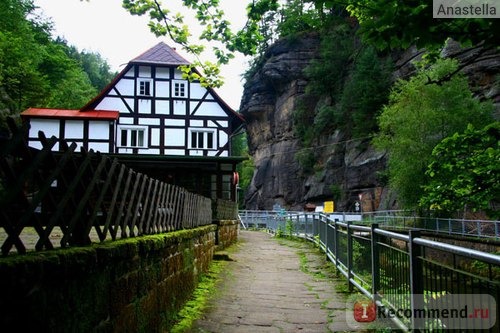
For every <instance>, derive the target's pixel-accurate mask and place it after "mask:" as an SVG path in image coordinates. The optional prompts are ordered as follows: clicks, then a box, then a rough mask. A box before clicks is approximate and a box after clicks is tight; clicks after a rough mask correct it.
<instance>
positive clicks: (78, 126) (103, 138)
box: [28, 118, 114, 153]
mask: <svg viewBox="0 0 500 333" xmlns="http://www.w3.org/2000/svg"><path fill="white" fill-rule="evenodd" d="M110 127H111V128H110ZM112 127H113V126H112V125H110V121H109V120H88V119H67V118H65V119H60V118H51V119H47V118H31V119H30V130H29V138H28V140H29V143H30V146H31V147H33V148H37V149H41V148H42V145H41V143H40V141H39V139H38V131H42V132H44V134H45V136H46V137H47V138H50V137H52V136H55V137H56V138H64V139H65V140H67V141H68V143H69V144H71V143H73V142H74V143H75V144H76V145H77V148H76V150H77V151H79V150H80V148H81V147H84V148H85V149H86V150H90V149H93V150H94V151H100V152H102V153H109V152H112V151H110V146H113V145H114V135H113V130H112ZM61 131H62V132H61ZM52 150H59V144H58V143H57V144H56V145H55V146H54V147H53V149H52Z"/></svg>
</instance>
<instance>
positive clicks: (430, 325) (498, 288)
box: [240, 212, 500, 332]
mask: <svg viewBox="0 0 500 333" xmlns="http://www.w3.org/2000/svg"><path fill="white" fill-rule="evenodd" d="M240 216H242V217H243V218H244V216H245V214H244V212H240ZM246 216H247V218H249V216H250V215H249V214H246ZM253 216H254V217H253V218H254V223H255V225H256V226H259V224H260V225H264V224H265V227H266V228H267V229H270V230H271V231H274V232H279V231H280V230H281V232H285V233H291V234H293V235H296V236H300V237H304V238H306V239H308V240H310V241H313V242H315V243H316V244H317V245H318V246H319V247H320V248H321V249H322V250H323V251H324V252H325V253H326V255H327V258H328V259H329V260H330V261H331V262H332V263H334V265H335V267H336V268H337V272H340V273H341V274H342V275H344V276H345V277H346V278H347V281H348V283H349V287H350V288H353V287H355V288H357V289H358V290H359V291H361V293H363V294H364V295H365V296H366V297H368V298H369V299H371V300H373V302H376V304H377V305H378V306H379V307H381V308H383V309H385V310H384V311H386V312H388V311H389V312H390V311H392V313H395V312H396V311H397V310H398V309H408V311H411V312H410V313H415V311H419V309H420V307H421V308H425V309H427V308H431V307H432V306H433V304H434V303H436V302H439V301H440V300H441V301H442V302H444V300H445V299H446V297H445V296H449V295H491V297H492V299H494V300H495V301H494V302H496V303H498V300H499V299H500V256H499V255H497V254H490V253H486V252H481V251H477V250H473V249H470V248H465V247H460V246H454V245H450V244H446V243H442V242H436V241H431V240H428V239H425V238H422V237H420V231H418V230H410V231H409V232H408V234H405V233H397V232H394V231H388V230H386V229H382V228H380V227H379V225H378V224H372V225H370V226H366V225H354V224H352V223H351V222H349V221H347V222H340V221H338V220H336V219H335V218H331V217H329V216H326V215H323V214H317V213H295V214H287V215H285V216H280V215H279V214H276V215H275V216H273V215H272V214H267V215H266V213H264V212H262V215H261V216H262V217H263V218H264V220H262V221H265V222H260V223H259V221H258V218H257V216H256V214H253ZM247 221H248V220H247ZM459 302H460V301H459ZM481 306H486V307H487V306H488V304H486V305H485V304H481ZM489 309H494V310H492V311H494V312H496V313H494V314H495V316H493V314H492V315H491V316H490V317H489V318H488V319H485V320H484V321H481V323H482V324H484V323H486V324H484V325H485V326H484V327H483V328H487V329H489V330H490V331H491V332H498V330H499V324H498V321H496V322H495V321H494V320H495V319H496V318H499V317H500V314H499V309H500V307H498V306H496V307H491V308H489ZM390 318H391V319H392V320H393V321H395V322H396V323H397V324H398V326H399V327H400V328H402V329H446V328H450V327H452V324H453V323H452V322H451V321H450V320H448V319H446V318H444V317H443V318H440V319H435V318H432V319H429V318H424V319H422V318H417V317H412V316H409V317H405V316H393V317H390ZM488 320H490V322H488ZM491 321H493V322H491ZM469 323H470V324H469V325H472V326H470V327H466V328H474V329H477V326H474V325H477V323H476V322H475V323H472V322H471V321H470V322H469ZM466 325H467V323H466ZM461 328H464V327H463V326H462V327H461Z"/></svg>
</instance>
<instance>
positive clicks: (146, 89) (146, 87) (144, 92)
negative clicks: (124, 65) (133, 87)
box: [139, 79, 152, 96]
mask: <svg viewBox="0 0 500 333" xmlns="http://www.w3.org/2000/svg"><path fill="white" fill-rule="evenodd" d="M139 95H141V96H151V95H152V94H151V80H144V79H143V80H139Z"/></svg>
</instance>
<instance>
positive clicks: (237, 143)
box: [231, 133, 255, 206]
mask: <svg viewBox="0 0 500 333" xmlns="http://www.w3.org/2000/svg"><path fill="white" fill-rule="evenodd" d="M231 148H232V152H231V153H232V155H233V156H242V157H247V159H246V160H244V161H243V162H242V163H240V164H238V166H237V168H236V170H237V171H238V173H239V175H240V183H239V188H240V191H238V195H239V196H241V197H240V198H239V199H238V202H239V203H240V206H242V205H243V204H244V200H243V194H244V193H245V192H246V191H247V189H248V186H249V185H250V182H251V181H252V178H253V173H254V169H255V166H254V163H253V160H252V158H251V157H250V155H249V154H248V142H247V137H246V135H245V133H242V134H240V135H236V136H234V137H233V138H232V142H231Z"/></svg>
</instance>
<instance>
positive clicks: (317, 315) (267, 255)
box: [191, 231, 355, 333]
mask: <svg viewBox="0 0 500 333" xmlns="http://www.w3.org/2000/svg"><path fill="white" fill-rule="evenodd" d="M239 239H240V241H239V242H238V244H237V245H235V246H236V247H237V249H236V251H234V252H233V251H231V253H230V254H229V258H230V260H232V261H230V262H228V265H227V266H226V270H225V273H224V274H223V278H222V280H221V281H220V282H219V286H218V291H217V292H218V294H217V296H216V297H215V298H214V299H213V300H212V301H211V303H210V304H209V308H208V310H207V312H206V313H205V315H204V317H203V318H202V319H200V320H198V321H197V322H195V324H194V326H193V329H192V331H191V332H193V333H195V332H196V333H201V332H214V333H243V332H248V333H250V332H251V333H261V332H262V333H289V332H290V333H293V332H303V333H306V332H307V333H319V332H345V331H355V330H354V329H352V328H350V327H349V326H348V325H347V324H346V322H345V307H346V302H345V297H346V296H345V294H342V293H339V292H337V291H336V290H335V280H334V279H331V278H324V277H323V278H321V277H319V278H318V277H316V278H315V276H314V271H315V270H318V269H319V268H320V266H321V265H324V262H325V260H324V257H323V256H321V255H320V254H318V252H317V251H315V250H314V249H313V248H311V247H310V246H309V245H308V244H301V243H298V242H293V243H292V242H291V244H293V245H292V246H293V247H292V246H287V245H281V244H280V243H279V242H278V241H277V240H276V239H273V238H272V237H271V236H270V235H268V234H266V233H263V232H255V231H241V232H240V235H239ZM299 253H301V255H300V256H299ZM301 256H302V257H304V256H306V257H307V261H306V262H307V270H308V271H309V273H304V272H303V271H302V270H301V269H300V265H301V260H300V257H301ZM318 274H319V273H318Z"/></svg>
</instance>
